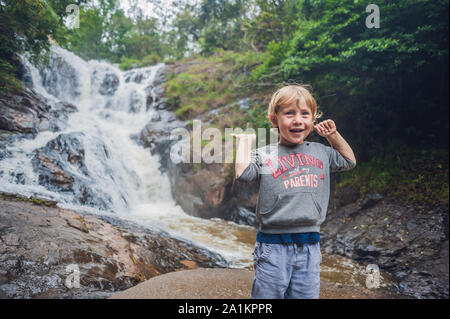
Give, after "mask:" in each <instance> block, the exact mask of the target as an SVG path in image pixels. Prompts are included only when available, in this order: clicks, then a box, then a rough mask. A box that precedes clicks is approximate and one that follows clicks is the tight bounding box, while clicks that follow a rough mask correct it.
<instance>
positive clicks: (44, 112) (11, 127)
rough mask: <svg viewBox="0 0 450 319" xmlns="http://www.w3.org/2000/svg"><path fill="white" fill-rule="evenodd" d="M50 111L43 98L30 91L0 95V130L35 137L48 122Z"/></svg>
mask: <svg viewBox="0 0 450 319" xmlns="http://www.w3.org/2000/svg"><path fill="white" fill-rule="evenodd" d="M50 109H51V107H50V105H48V104H47V102H46V100H45V98H43V97H42V96H40V95H39V94H37V93H36V92H35V91H33V90H31V89H27V88H25V89H22V90H19V91H18V92H14V93H7V94H0V130H5V131H10V132H18V133H25V134H32V135H33V136H35V135H37V134H38V133H39V128H40V127H41V126H45V124H43V122H45V121H48V118H49V111H50Z"/></svg>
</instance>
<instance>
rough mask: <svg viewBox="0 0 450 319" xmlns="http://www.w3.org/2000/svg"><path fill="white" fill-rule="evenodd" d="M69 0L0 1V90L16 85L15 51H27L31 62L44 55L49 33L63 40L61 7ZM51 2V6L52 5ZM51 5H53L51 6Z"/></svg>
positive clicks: (62, 11)
mask: <svg viewBox="0 0 450 319" xmlns="http://www.w3.org/2000/svg"><path fill="white" fill-rule="evenodd" d="M71 2H72V1H70V0H62V1H56V0H53V1H44V0H20V1H12V0H4V1H0V30H1V32H0V90H1V91H2V92H5V91H7V90H11V89H15V88H18V87H20V84H19V80H18V79H17V78H18V76H19V74H18V71H17V67H18V64H19V60H18V54H22V53H24V52H28V54H29V56H30V60H31V62H34V63H37V62H38V61H39V60H41V59H42V58H45V57H46V56H47V53H48V49H49V47H50V42H49V37H50V38H52V39H54V40H56V41H60V42H64V40H65V39H64V34H65V27H64V24H63V23H62V20H63V18H64V17H65V16H66V14H67V13H66V12H65V10H62V8H65V7H66V6H67V5H68V4H69V3H71ZM53 6H54V7H53ZM54 8H55V9H54Z"/></svg>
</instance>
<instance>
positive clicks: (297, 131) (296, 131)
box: [289, 128, 304, 133]
mask: <svg viewBox="0 0 450 319" xmlns="http://www.w3.org/2000/svg"><path fill="white" fill-rule="evenodd" d="M303 131H304V129H299V128H296V129H292V130H289V132H291V133H301V132H303Z"/></svg>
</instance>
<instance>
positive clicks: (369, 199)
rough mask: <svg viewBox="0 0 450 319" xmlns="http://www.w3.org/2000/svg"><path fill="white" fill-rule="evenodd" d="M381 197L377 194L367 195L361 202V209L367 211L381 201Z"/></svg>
mask: <svg viewBox="0 0 450 319" xmlns="http://www.w3.org/2000/svg"><path fill="white" fill-rule="evenodd" d="M383 198H384V197H383V196H382V195H381V194H378V193H373V194H367V195H366V196H364V199H363V200H362V202H361V209H367V208H370V207H372V206H374V205H375V204H376V203H378V202H379V201H381V200H383Z"/></svg>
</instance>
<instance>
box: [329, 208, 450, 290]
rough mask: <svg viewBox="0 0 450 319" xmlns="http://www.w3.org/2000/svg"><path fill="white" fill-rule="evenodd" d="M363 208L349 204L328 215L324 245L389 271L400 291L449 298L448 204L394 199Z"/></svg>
mask: <svg viewBox="0 0 450 319" xmlns="http://www.w3.org/2000/svg"><path fill="white" fill-rule="evenodd" d="M377 200H378V199H377ZM362 207H363V206H361V205H359V204H358V203H352V204H349V205H347V206H344V207H342V208H340V209H338V210H337V211H335V212H333V213H330V214H328V215H327V219H326V221H325V223H324V224H323V225H322V227H321V246H322V248H323V249H324V250H325V251H326V252H328V253H337V254H341V255H345V256H348V257H350V258H353V259H355V260H358V261H359V262H361V263H363V264H367V263H374V264H377V265H378V266H379V267H380V269H383V270H385V271H388V272H389V273H391V274H392V276H393V279H394V280H397V283H398V287H399V290H400V293H402V294H406V295H409V296H412V297H415V298H447V297H448V217H447V216H448V208H445V207H440V208H435V209H432V210H430V209H427V208H425V207H421V206H419V205H412V206H410V207H406V206H404V205H402V204H400V203H397V202H395V201H394V200H393V199H384V200H382V201H381V200H380V201H378V202H377V203H375V204H374V205H373V206H371V207H370V208H367V207H366V208H362ZM322 233H323V234H324V235H323V236H322ZM421 287H422V288H421Z"/></svg>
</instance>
